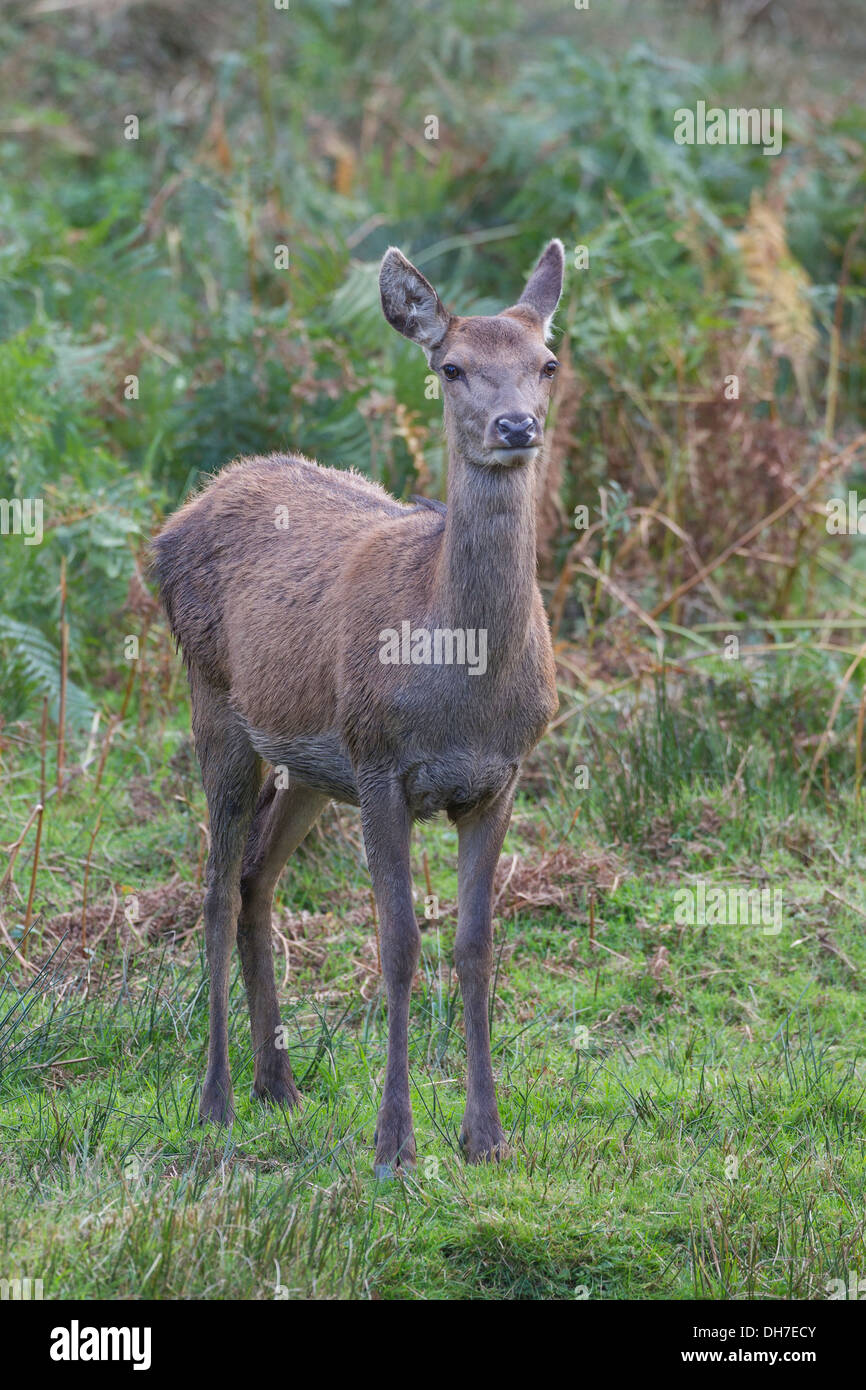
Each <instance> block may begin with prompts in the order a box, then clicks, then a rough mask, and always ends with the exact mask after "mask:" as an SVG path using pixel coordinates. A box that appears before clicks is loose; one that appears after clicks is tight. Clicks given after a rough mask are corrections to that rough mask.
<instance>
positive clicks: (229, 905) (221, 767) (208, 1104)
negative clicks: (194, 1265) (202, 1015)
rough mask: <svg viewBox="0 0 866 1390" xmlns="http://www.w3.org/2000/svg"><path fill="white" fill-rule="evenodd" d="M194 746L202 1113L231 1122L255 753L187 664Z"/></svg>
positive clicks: (220, 696)
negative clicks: (203, 855) (203, 877)
mask: <svg viewBox="0 0 866 1390" xmlns="http://www.w3.org/2000/svg"><path fill="white" fill-rule="evenodd" d="M190 689H191V693H192V724H193V732H194V733H195V747H196V754H197V756H198V760H199V765H200V767H201V774H202V781H203V783H204V789H205V795H206V796H207V805H208V812H209V815H210V853H209V854H208V861H207V887H206V891H205V898H204V929H205V945H206V948H207V962H208V972H209V975H210V1000H209V1014H210V1034H209V1039H208V1058H207V1071H206V1073H205V1079H204V1085H203V1087H202V1093H201V1103H200V1106H199V1116H200V1118H201V1120H202V1122H203V1123H204V1122H205V1121H207V1120H213V1121H215V1122H216V1123H218V1124H228V1123H231V1121H232V1119H233V1118H234V1110H233V1095H232V1083H231V1076H230V1074H229V1051H228V1007H229V968H230V964H231V958H232V949H233V947H234V943H235V937H236V934H237V921H238V913H239V911H240V906H241V888H240V879H241V859H242V856H243V850H244V843H245V841H246V838H247V831H248V830H249V827H250V822H251V820H252V817H253V809H254V807H255V803H256V793H257V791H258V788H259V781H260V776H261V774H260V767H259V759H258V755H257V753H256V752H255V751H254V750H253V748H252V747H251V746H250V743H249V740H248V739H247V737H246V734H245V733H244V731H243V730H242V729H241V728H240V726H239V725H238V722H237V719H236V717H235V715H234V714H233V712H232V711H231V709H230V708H229V705H228V700H227V698H226V695H225V693H224V692H223V691H221V690H217V689H215V688H214V687H213V686H212V685H210V684H209V683H208V682H207V680H206V679H205V678H204V677H203V676H202V675H201V674H200V673H199V672H198V671H197V670H196V669H195V668H194V667H193V666H191V667H190Z"/></svg>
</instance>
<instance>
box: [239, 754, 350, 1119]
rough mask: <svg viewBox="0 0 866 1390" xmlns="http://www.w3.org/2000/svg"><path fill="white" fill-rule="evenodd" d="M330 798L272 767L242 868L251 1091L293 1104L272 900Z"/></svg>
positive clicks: (242, 934) (242, 946) (242, 953)
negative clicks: (282, 781) (282, 779)
mask: <svg viewBox="0 0 866 1390" xmlns="http://www.w3.org/2000/svg"><path fill="white" fill-rule="evenodd" d="M327 803H328V798H327V797H326V796H323V795H322V793H321V792H317V791H313V789H312V788H311V787H305V786H303V785H302V784H301V783H292V784H290V785H289V786H288V787H285V788H278V787H277V786H276V780H275V776H274V773H273V772H270V773H269V774H268V776H267V777H266V778H265V782H264V785H263V787H262V789H261V792H260V793H259V799H258V804H257V806H256V809H255V814H254V816H253V822H252V826H251V827H250V832H249V835H248V837H247V843H246V848H245V850H244V856H243V865H242V868H241V910H240V916H239V917H238V950H239V952H240V957H241V965H242V967H243V972H244V983H245V984H246V987H247V1000H248V1003H249V1007H250V1028H251V1032H252V1042H253V1052H254V1055H255V1076H254V1080H253V1094H254V1095H256V1096H258V1097H259V1099H260V1100H265V1101H272V1102H274V1103H276V1104H279V1105H287V1106H289V1107H292V1106H295V1105H297V1104H298V1101H299V1099H300V1097H299V1095H298V1091H297V1087H296V1086H295V1079H294V1077H293V1076H292V1068H291V1066H290V1064H289V1054H288V1052H287V1051H286V1049H285V1046H281V1044H283V1042H284V1039H283V1035H282V1030H281V1028H280V1007H279V1004H278V1002H277V986H276V981H275V979H274V956H273V951H272V949H271V903H272V901H273V896H274V888H275V887H276V884H277V880H278V878H279V876H280V873H281V872H282V869H283V865H284V864H285V862H286V860H287V859H288V857H289V855H290V854H291V853H292V852H293V851H294V850H295V849H297V847H298V845H299V844H300V843H301V840H303V838H304V836H305V835H306V833H307V831H308V830H309V829H310V828H311V826H312V825H313V824H314V823H315V821H316V820H317V819H318V817H319V816H320V815H321V813H322V811H323V810H324V808H325V806H326V805H327Z"/></svg>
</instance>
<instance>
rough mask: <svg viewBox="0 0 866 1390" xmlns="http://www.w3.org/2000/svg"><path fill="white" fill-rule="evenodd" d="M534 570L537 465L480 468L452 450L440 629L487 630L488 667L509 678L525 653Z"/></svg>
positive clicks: (440, 568) (439, 575)
mask: <svg viewBox="0 0 866 1390" xmlns="http://www.w3.org/2000/svg"><path fill="white" fill-rule="evenodd" d="M535 570H536V558H535V464H534V463H530V464H523V465H519V466H516V467H513V468H486V467H479V466H476V465H473V464H471V463H468V462H467V461H466V460H465V459H463V458H462V457H461V456H460V454H459V453H458V452H457V451H456V450H455V449H454V448H453V446H452V447H451V448H450V449H449V461H448V513H447V516H446V520H445V530H444V533H443V538H442V547H441V550H440V553H439V557H438V561H437V565H436V572H435V576H434V601H433V607H434V610H435V612H436V615H437V622H439V623H440V625H441V626H443V627H449V628H475V629H476V630H478V629H486V632H487V639H486V640H487V652H488V663H489V666H490V667H491V668H492V669H499V670H504V671H507V669H508V668H509V667H510V666H511V665H513V663H514V662H515V660H516V659H517V658H518V657H519V655H520V654H521V653H522V652H523V650H524V647H525V646H526V642H527V638H528V635H529V625H530V621H531V617H532V609H533V602H534V595H535Z"/></svg>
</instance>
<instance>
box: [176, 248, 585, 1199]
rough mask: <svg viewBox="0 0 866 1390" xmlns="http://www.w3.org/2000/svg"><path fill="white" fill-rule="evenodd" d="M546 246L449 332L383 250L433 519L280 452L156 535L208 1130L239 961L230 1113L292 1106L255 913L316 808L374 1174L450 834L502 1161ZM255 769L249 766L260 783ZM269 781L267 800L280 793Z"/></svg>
mask: <svg viewBox="0 0 866 1390" xmlns="http://www.w3.org/2000/svg"><path fill="white" fill-rule="evenodd" d="M563 264H564V260H563V252H562V246H561V244H560V243H559V242H558V241H553V242H551V243H550V245H549V246H548V247H547V249H546V250H545V252H544V253H543V254H542V256H541V258H540V260H539V262H538V264H537V266H536V269H535V271H534V272H533V274H532V276H531V277H530V279H529V282H528V283H527V286H526V289H525V290H524V293H523V295H522V297H521V299H520V301H519V302H518V304H516V305H515V306H513V307H512V308H511V309H507V310H505V311H503V313H501V314H498V315H494V316H491V317H470V318H461V317H458V316H455V315H452V314H450V313H449V312H448V311H447V310H446V309H445V308H444V306H443V305H442V303H441V301H440V299H439V297H438V295H437V294H436V292H435V290H434V289H433V288H432V286H431V285H430V284H429V283H428V281H427V280H426V279H425V278H424V277H423V276H422V275H421V274H420V272H419V271H417V270H416V269H415V267H414V266H412V265H411V264H410V262H408V261H407V260H406V259H405V257H403V256H402V255H401V253H400V252H399V251H397V250H396V249H395V248H392V249H391V250H389V251H388V252H387V254H386V256H385V258H384V260H383V262H382V269H381V273H380V288H381V295H382V306H383V310H384V313H385V317H386V318H387V319H388V321H389V322H390V323H391V324H392V325H393V326H394V327H396V328H397V329H398V330H399V331H400V332H402V333H404V334H405V335H406V336H407V337H409V338H412V339H413V340H415V341H416V342H418V343H419V344H420V346H421V347H422V348H423V349H424V351H425V352H426V354H427V358H428V362H429V366H430V369H431V370H432V371H434V372H436V373H437V374H438V375H439V376H440V378H441V383H442V392H443V396H444V403H445V407H444V408H445V425H446V433H447V438H448V448H449V470H448V506H447V511H445V510H444V509H441V508H438V507H436V506H430V505H407V504H404V503H401V502H398V501H396V500H395V499H394V498H392V497H390V496H389V495H388V493H386V492H385V491H384V489H382V488H381V487H379V486H378V484H376V483H374V482H371V481H370V480H369V479H366V478H364V477H361V476H360V475H358V474H356V473H352V472H345V471H340V470H335V469H331V468H323V467H320V466H318V465H317V464H315V463H311V462H309V461H308V460H306V459H303V458H300V457H297V456H284V455H271V456H270V457H267V458H251V459H242V460H240V461H239V462H236V463H233V464H231V465H230V466H229V467H228V468H226V469H225V470H224V471H223V472H221V473H220V474H218V475H217V476H216V477H215V478H214V479H213V480H212V481H211V482H210V483H209V484H208V485H207V486H206V487H205V489H204V490H203V491H202V492H201V493H199V494H198V495H197V496H195V497H193V498H192V499H191V500H190V501H188V502H187V503H186V504H185V505H184V506H183V507H182V508H181V509H180V510H179V511H178V512H177V513H176V514H175V515H174V516H173V517H172V518H171V519H170V520H169V522H168V523H167V525H166V526H165V528H164V529H163V531H162V532H161V534H160V535H159V536H158V537H157V539H156V541H155V543H154V545H155V562H156V569H157V574H158V578H159V583H160V590H161V594H162V598H163V602H164V604H165V608H166V611H167V613H168V617H169V621H170V623H171V627H172V630H173V632H174V633H175V635H176V637H177V639H178V641H179V643H180V645H181V647H182V649H183V654H184V658H185V661H186V665H187V669H188V674H189V682H190V690H191V698H192V722H193V730H194V734H195V744H196V752H197V755H198V758H199V762H200V764H201V770H202V779H203V782H204V787H205V792H206V795H207V802H208V808H209V813H210V826H211V847H210V854H209V857H208V867H207V885H206V892H205V905H204V918H205V935H206V945H207V956H208V965H209V972H210V1043H209V1053H208V1065H207V1072H206V1076H205V1081H204V1086H203V1090H202V1097H201V1109H200V1113H201V1117H202V1119H203V1120H215V1121H219V1122H223V1121H226V1120H230V1119H231V1116H232V1087H231V1079H230V1076H229V1066H228V1035H227V1014H228V988H229V966H230V958H231V951H232V948H233V946H234V943H235V939H237V944H238V948H239V951H240V956H241V963H242V968H243V973H244V981H245V984H246V988H247V995H248V1001H249V1007H250V1018H251V1027H252V1039H253V1048H254V1052H255V1079H254V1091H255V1093H256V1095H258V1096H259V1097H261V1098H263V1099H266V1100H271V1101H275V1102H278V1103H282V1104H286V1105H290V1106H291V1105H294V1104H296V1103H297V1101H298V1093H297V1090H296V1088H295V1083H294V1079H293V1076H292V1070H291V1067H290V1064H289V1059H288V1055H287V1053H286V1052H285V1050H282V1049H281V1048H280V1047H279V1046H278V1032H279V1026H280V1014H279V1005H278V1001H277V995H276V986H275V982H274V968H273V956H272V949H271V915H270V914H271V902H272V897H273V891H274V887H275V885H276V882H277V879H278V877H279V874H280V872H281V870H282V868H283V865H284V864H285V861H286V859H287V857H288V856H289V855H290V854H291V852H292V850H293V849H295V847H296V846H297V845H298V844H299V843H300V841H301V840H302V839H303V837H304V835H305V834H306V833H307V831H308V830H309V829H310V827H311V826H312V825H313V823H314V822H315V820H316V818H317V816H318V815H319V814H320V812H321V811H322V809H323V807H324V806H325V805H326V804H327V801H328V799H329V798H335V799H337V800H339V801H344V802H350V803H353V804H355V805H359V806H360V809H361V820H362V825H363V831H364V841H365V846H366V850H367V859H368V864H369V868H370V874H371V877H372V882H373V888H374V892H375V895H376V902H377V907H378V913H379V921H380V935H381V957H382V971H383V974H384V977H385V985H386V990H387V996H388V1012H389V1023H388V1061H387V1067H386V1073H385V1079H384V1086H383V1091H382V1099H381V1106H380V1110H379V1118H378V1128H377V1135H376V1164H377V1167H378V1168H379V1169H380V1170H383V1171H391V1170H393V1168H394V1167H395V1166H397V1165H402V1166H410V1165H411V1164H412V1163H413V1161H414V1158H415V1140H414V1136H413V1132H412V1112H411V1105H410V1098H409V1075H408V1015H409V999H410V993H411V988H412V980H413V976H414V972H415V968H416V965H417V961H418V954H419V949H420V936H419V930H418V926H417V923H416V920H415V912H414V907H413V900H412V890H411V881H410V865H409V837H410V830H411V825H412V822H413V820H416V819H423V818H425V817H429V816H432V815H434V814H435V813H436V812H438V811H445V812H447V814H448V815H449V816H450V817H451V818H452V820H453V821H454V822H455V823H456V826H457V829H458V844H459V847H458V881H459V887H458V920H457V938H456V947H455V960H456V965H457V971H458V975H459V978H460V984H461V989H462V993H463V1000H464V1018H465V1029H466V1047H467V1101H466V1112H465V1116H464V1121H463V1127H462V1132H461V1144H462V1146H463V1150H464V1153H465V1154H466V1156H467V1157H468V1158H470V1159H472V1160H481V1159H486V1158H495V1157H498V1156H500V1155H501V1154H502V1153H504V1151H505V1142H506V1141H505V1135H504V1133H503V1129H502V1125H501V1123H500V1119H499V1113H498V1109H497V1104H496V1097H495V1094H494V1083H493V1071H492V1065H491V1059H490V1038H489V1030H488V1012H487V1010H488V990H489V980H490V972H491V967H492V927H491V893H492V885H493V875H494V871H495V868H496V864H497V861H498V858H499V854H500V851H501V848H502V842H503V838H504V835H505V831H506V828H507V826H508V822H509V819H510V815H511V806H512V800H513V796H514V790H515V784H516V782H517V777H518V773H519V769H520V764H521V760H522V759H523V758H524V757H525V755H526V753H527V752H528V751H529V750H530V749H531V748H532V747H533V745H534V744H535V743H536V742H537V741H538V739H539V738H540V737H541V734H542V733H543V731H544V729H545V726H546V724H547V723H548V721H549V719H550V718H551V715H552V714H553V712H554V710H555V709H556V691H555V682H554V664H553V654H552V649H551V643H550V634H549V630H548V624H547V620H546V616H545V613H544V609H543V606H542V601H541V596H540V594H539V591H538V587H537V584H536V579H535V512H534V483H535V461H536V458H537V455H538V451H539V449H540V448H541V446H542V443H543V426H544V419H545V415H546V412H547V404H548V397H549V391H550V380H551V377H552V375H553V373H554V371H555V368H556V361H555V358H553V357H552V356H551V353H550V350H549V349H548V348H547V347H546V346H545V333H546V331H547V329H548V326H549V323H550V319H551V317H552V314H553V312H554V310H555V308H556V304H557V301H558V299H559V294H560V290H561V285H562V274H563ZM406 622H408V623H409V624H410V625H411V630H412V631H413V632H414V631H417V630H418V629H421V630H423V631H426V632H432V631H433V630H443V631H448V632H453V631H456V630H460V631H462V632H464V633H465V632H466V631H472V632H476V633H478V632H481V631H482V630H483V632H484V633H485V634H486V666H485V668H484V669H483V670H481V669H480V666H479V667H476V668H475V669H473V668H472V667H471V666H470V665H468V664H462V665H461V664H455V663H454V662H453V661H452V662H450V663H449V662H448V660H447V658H446V659H445V660H444V661H443V662H442V663H441V664H435V663H430V664H411V663H410V664H400V663H396V664H395V663H390V664H388V663H386V662H384V661H383V659H382V647H383V639H382V634H383V631H385V630H395V631H397V632H401V631H402V624H403V623H406ZM262 760H264V761H265V762H267V763H270V764H271V765H272V769H279V770H280V774H281V775H280V777H279V778H278V776H277V775H276V773H275V771H274V770H272V771H271V772H270V773H269V774H268V775H267V777H266V778H265V781H264V784H262V780H261V766H262ZM283 781H287V783H288V784H287V785H279V783H280V782H283Z"/></svg>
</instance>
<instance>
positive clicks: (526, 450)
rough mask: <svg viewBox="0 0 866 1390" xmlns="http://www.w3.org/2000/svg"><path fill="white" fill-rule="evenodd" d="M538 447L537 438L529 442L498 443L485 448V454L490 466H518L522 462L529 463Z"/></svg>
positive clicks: (539, 445)
mask: <svg viewBox="0 0 866 1390" xmlns="http://www.w3.org/2000/svg"><path fill="white" fill-rule="evenodd" d="M540 448H541V442H540V441H539V440H537V439H536V440H533V442H532V443H531V444H512V445H506V444H498V445H497V446H496V447H495V448H493V449H488V450H487V456H488V458H489V459H490V466H492V467H501V468H519V467H520V466H521V465H522V464H525V463H531V462H532V460H533V459H534V458H535V455H536V454H537V453H538V451H539V449H540Z"/></svg>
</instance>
